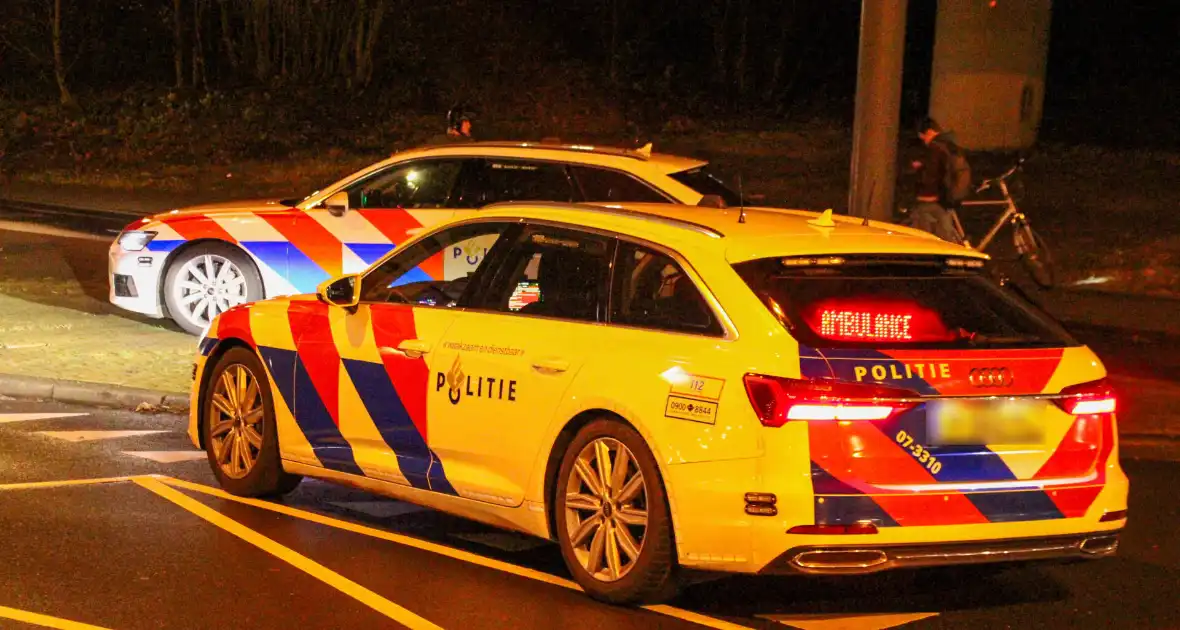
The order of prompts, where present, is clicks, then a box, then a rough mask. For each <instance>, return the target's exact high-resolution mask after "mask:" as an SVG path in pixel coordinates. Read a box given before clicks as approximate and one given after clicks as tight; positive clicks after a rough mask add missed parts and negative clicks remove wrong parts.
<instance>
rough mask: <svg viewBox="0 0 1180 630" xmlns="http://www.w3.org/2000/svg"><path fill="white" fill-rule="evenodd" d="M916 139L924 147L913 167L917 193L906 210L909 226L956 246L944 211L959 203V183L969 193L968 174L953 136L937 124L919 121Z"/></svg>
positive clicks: (960, 193)
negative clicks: (923, 156)
mask: <svg viewBox="0 0 1180 630" xmlns="http://www.w3.org/2000/svg"><path fill="white" fill-rule="evenodd" d="M918 137H919V138H921V140H922V143H923V144H925V145H926V158H925V159H924V160H921V161H915V162H914V163H913V167H914V170H916V171H917V172H918V190H917V203H916V204H914V207H913V208H911V209H910V225H912V226H913V227H916V228H918V229H920V230H925V231H927V232H930V233H931V234H934V235H935V236H937V237H939V238H941V239H943V240H946V241H950V242H952V243H958V242H959V237H958V233H957V231H956V230H955V226H954V222H953V221H952V220H951V215H950V213H948V212H947V211H946V209H947V208H948V207H953V206H955V205H958V203H959V202H960V201H962V198H963V197H964V196H965V193H964V192H963V190H962V188H963V187H964V186H963V182H964V181H965V182H966V188H968V189H969V188H970V184H971V171H970V169H968V168H967V167H966V161H965V160H964V159H962V155H963V152H962V149H960V148H959V147H958V145H957V144H955V138H954V134H953V133H952V132H945V133H944V132H943V130H942V127H941V126H940V125H939V124H938V121H936V120H934V119H933V118H930V117H927V118H925V119H923V120H922V122H921V124H919V125H918ZM964 169H965V170H964Z"/></svg>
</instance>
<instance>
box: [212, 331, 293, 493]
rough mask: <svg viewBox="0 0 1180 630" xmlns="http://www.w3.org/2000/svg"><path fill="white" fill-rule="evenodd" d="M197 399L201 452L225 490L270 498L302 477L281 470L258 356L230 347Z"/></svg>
mask: <svg viewBox="0 0 1180 630" xmlns="http://www.w3.org/2000/svg"><path fill="white" fill-rule="evenodd" d="M243 393H244V395H243ZM201 398H202V400H201V405H200V410H201V413H203V414H204V416H205V417H204V418H203V419H202V421H203V422H202V425H203V429H202V430H203V431H204V436H203V437H204V443H205V451H206V453H207V455H208V459H209V465H210V467H212V469H213V475H214V476H215V477H216V478H217V482H218V484H220V485H221V487H222V488H223V489H225V491H226V492H229V493H230V494H234V495H237V496H241V497H273V496H280V495H283V494H286V493H288V492H290V491H292V490H294V489H295V487H296V486H297V485H299V482H300V481H302V479H303V478H302V477H301V476H299V475H292V474H289V473H287V472H285V471H284V470H283V464H282V461H281V459H280V456H279V432H278V427H277V426H276V423H275V407H274V397H273V395H272V394H271V390H270V381H269V380H268V378H267V375H266V371H265V368H263V366H262V361H260V360H259V359H258V355H256V354H254V352H253V351H251V350H249V349H247V348H231V349H230V350H229V351H228V352H226V353H225V354H224V355H222V356H221V358H220V359H218V361H217V364H216V365H214V367H213V369H212V370H211V371H210V372H209V381H208V383H206V385H205V387H204V393H203V394H202V396H201Z"/></svg>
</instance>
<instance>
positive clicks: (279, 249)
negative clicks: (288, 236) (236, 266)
mask: <svg viewBox="0 0 1180 630" xmlns="http://www.w3.org/2000/svg"><path fill="white" fill-rule="evenodd" d="M238 244H239V245H241V246H242V249H244V250H246V251H247V252H249V253H250V255H251V256H253V257H255V258H257V259H258V262H260V263H262V264H263V265H265V266H266V267H270V269H271V270H273V271H274V272H275V273H277V274H278V275H279V277H281V278H286V277H287V250H288V249H290V246H289V245H288V243H287V242H286V241H244V242H241V243H238Z"/></svg>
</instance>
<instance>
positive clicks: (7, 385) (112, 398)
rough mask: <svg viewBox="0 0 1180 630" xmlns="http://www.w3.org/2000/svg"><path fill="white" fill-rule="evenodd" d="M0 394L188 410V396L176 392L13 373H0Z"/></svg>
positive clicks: (119, 406) (184, 411)
mask: <svg viewBox="0 0 1180 630" xmlns="http://www.w3.org/2000/svg"><path fill="white" fill-rule="evenodd" d="M0 395H3V396H11V397H13V398H26V399H27V398H34V399H40V400H53V401H56V402H61V403H73V404H82V405H98V406H102V407H117V408H121V409H131V410H136V409H138V408H139V407H140V406H141V405H143V404H147V405H151V406H152V407H154V408H157V409H158V408H165V409H166V410H168V411H175V412H178V413H180V412H183V413H187V412H188V408H189V397H188V394H182V393H179V392H164V391H159V390H152V389H140V388H138V387H127V386H124V385H112V384H109V383H90V382H85V381H69V380H64V379H53V378H40V377H35V376H20V375H16V374H0Z"/></svg>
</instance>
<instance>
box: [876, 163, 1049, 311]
mask: <svg viewBox="0 0 1180 630" xmlns="http://www.w3.org/2000/svg"><path fill="white" fill-rule="evenodd" d="M1023 165H1024V158H1020V159H1019V160H1018V161H1017V162H1016V164H1015V165H1014V166H1013V167H1012V168H1010V169H1008V170H1007V171H1006V172H1004V173H1003V174H1002V175H999V176H998V177H993V178H991V179H985V180H983V181H982V182H980V184H979V186H977V187H976V188H975V190H974V191H973V192H972V195H973V196H978V195H981V194H983V193H985V192H987V191H989V190H997V191H999V193H1000V195H1001V198H1000V199H985V200H972V201H963V202H960V204H959V205H960V206H1004V212H1003V214H1001V215H1000V216H999V217H998V218H997V219H996V222H995V224H993V225H992V227H991V229H990V230H988V232H987V234H986V235H985V236H984V237H983V238H982V239H980V241H979V244H978V245H972V244H971V239H970V238H968V236H967V233H966V231H964V230H963V224H962V222H960V221H959V214H958V212H956V210H955V208H947V209H946V211H947V213H948V214H949V215H950V217H951V224H952V225H953V227H954V229H955V233H956V235H957V237H958V242H959V244H961V245H964V246H966V247H970V248H972V249H975V250H978V251H981V252H982V251H984V250H986V249H987V247H988V245H991V243H992V241H993V240H994V239H995V238H996V235H998V234H999V233H1000V230H1001V229H1003V228H1004V225H1005V224H1011V225H1012V229H1013V232H1012V244H1013V245H1014V246H1015V247H1016V252H1017V254H1018V255H1019V257H1020V262H1021V263H1022V264H1023V265H1024V268H1025V271H1027V272H1028V275H1029V276H1030V277H1031V278H1032V280H1033V282H1035V283H1037V285H1038V286H1040V287H1041V288H1044V289H1051V288H1053V287H1054V286H1056V285H1057V274H1056V271H1055V269H1054V267H1053V255H1052V254H1051V253H1050V251H1049V246H1048V245H1046V244H1045V241H1044V239H1042V238H1041V236H1040V235H1039V234H1037V233H1036V232H1034V231H1033V229H1032V226H1031V225H1029V222H1028V217H1027V216H1026V215H1025V214H1024V213H1023V212H1021V211H1020V208H1017V207H1016V202H1015V201H1013V199H1012V194H1011V192H1010V191H1009V189H1008V180H1009V179H1010V178H1011V177H1012V176H1013V175H1015V174H1016V173H1018V172H1019V171H1020V169H1021V167H1022V166H1023ZM899 210H900V212H901V214H902V215H907V214H909V208H904V207H903V208H900V209H899ZM902 222H903V223H906V224H911V223H910V222H909V221H906V220H904V219H903V220H902ZM911 225H912V224H911ZM1004 280H1005V281H1006V278H1005V279H1004Z"/></svg>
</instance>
